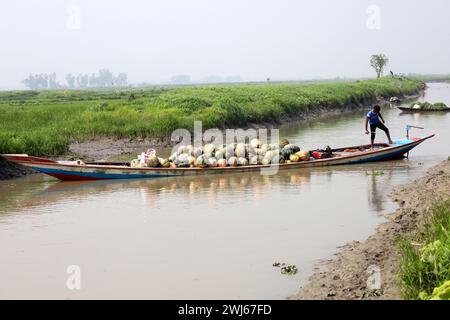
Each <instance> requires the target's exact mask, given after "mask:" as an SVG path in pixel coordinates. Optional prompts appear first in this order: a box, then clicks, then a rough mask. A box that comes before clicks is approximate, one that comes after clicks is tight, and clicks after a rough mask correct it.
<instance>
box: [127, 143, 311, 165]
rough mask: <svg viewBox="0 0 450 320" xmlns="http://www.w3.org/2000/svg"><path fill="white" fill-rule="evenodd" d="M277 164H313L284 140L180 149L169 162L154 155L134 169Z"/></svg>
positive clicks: (189, 146)
mask: <svg viewBox="0 0 450 320" xmlns="http://www.w3.org/2000/svg"><path fill="white" fill-rule="evenodd" d="M147 153H148V152H147ZM147 153H146V155H147ZM141 159H142V155H141ZM277 160H278V162H279V163H291V162H299V161H308V160H310V154H309V151H307V150H300V148H299V147H298V146H296V145H293V144H290V143H289V141H288V140H286V139H283V140H282V141H281V142H280V144H279V145H275V144H267V143H264V144H263V143H261V141H260V140H259V139H252V140H251V141H250V143H249V144H246V143H232V144H228V145H222V146H215V145H214V144H206V145H205V146H203V147H194V146H192V145H188V146H180V147H179V148H178V150H177V151H176V152H174V153H173V154H172V155H171V156H170V157H169V158H168V159H165V158H158V157H157V156H156V154H150V155H148V156H146V157H145V161H139V160H138V159H136V160H133V161H132V162H131V167H164V168H190V167H198V168H206V167H227V166H228V167H237V166H248V165H268V164H272V163H275V162H276V161H277Z"/></svg>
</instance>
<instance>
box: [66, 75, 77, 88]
mask: <svg viewBox="0 0 450 320" xmlns="http://www.w3.org/2000/svg"><path fill="white" fill-rule="evenodd" d="M75 80H76V77H75V76H74V75H73V74H71V73H68V74H66V82H67V86H68V87H69V88H70V89H73V88H75Z"/></svg>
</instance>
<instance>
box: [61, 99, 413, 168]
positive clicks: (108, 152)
mask: <svg viewBox="0 0 450 320" xmlns="http://www.w3.org/2000/svg"><path fill="white" fill-rule="evenodd" d="M417 97H418V95H412V96H410V95H408V96H405V95H402V96H398V98H400V99H402V100H412V99H415V98H417ZM373 104H382V105H388V104H389V101H388V100H385V99H381V98H380V99H377V100H373V101H366V102H365V103H363V104H356V103H354V104H348V105H346V106H344V107H335V106H319V107H316V108H311V109H309V110H306V111H303V112H301V113H299V114H297V115H296V116H295V117H286V118H283V119H282V120H281V122H280V123H249V124H248V125H247V126H246V127H243V128H242V129H249V128H253V129H258V128H266V129H271V128H278V127H279V126H280V125H283V124H288V123H292V122H307V121H314V120H318V119H324V118H327V117H331V116H336V115H338V114H344V113H351V112H354V111H360V110H363V109H368V108H370V105H373ZM176 144H177V142H172V141H171V139H170V136H163V137H149V138H145V139H143V138H140V139H115V138H108V137H103V138H99V139H95V140H90V141H82V142H74V143H72V144H71V145H70V147H69V151H70V154H71V156H73V157H76V158H81V159H84V160H86V161H93V160H117V161H122V160H124V159H127V161H129V159H130V157H129V156H128V155H132V156H135V154H136V153H140V152H142V151H143V150H145V149H147V148H149V147H153V148H155V149H157V150H158V152H159V153H160V154H161V151H162V150H166V153H167V152H168V151H167V150H169V149H170V148H171V147H173V146H175V145H176ZM162 153H164V152H162ZM121 156H127V157H121Z"/></svg>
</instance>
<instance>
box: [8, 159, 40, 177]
mask: <svg viewBox="0 0 450 320" xmlns="http://www.w3.org/2000/svg"><path fill="white" fill-rule="evenodd" d="M32 173H36V171H34V170H32V169H29V168H27V167H24V166H21V165H18V164H15V163H11V162H9V161H6V160H5V158H3V157H2V156H0V180H7V179H12V178H18V177H21V176H24V175H27V174H32Z"/></svg>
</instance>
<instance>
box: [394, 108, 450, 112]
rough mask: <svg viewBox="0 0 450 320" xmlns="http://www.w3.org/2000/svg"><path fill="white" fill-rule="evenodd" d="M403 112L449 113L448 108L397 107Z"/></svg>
mask: <svg viewBox="0 0 450 320" xmlns="http://www.w3.org/2000/svg"><path fill="white" fill-rule="evenodd" d="M397 108H399V109H400V110H402V111H403V112H449V111H450V108H447V109H414V108H409V107H397Z"/></svg>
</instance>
